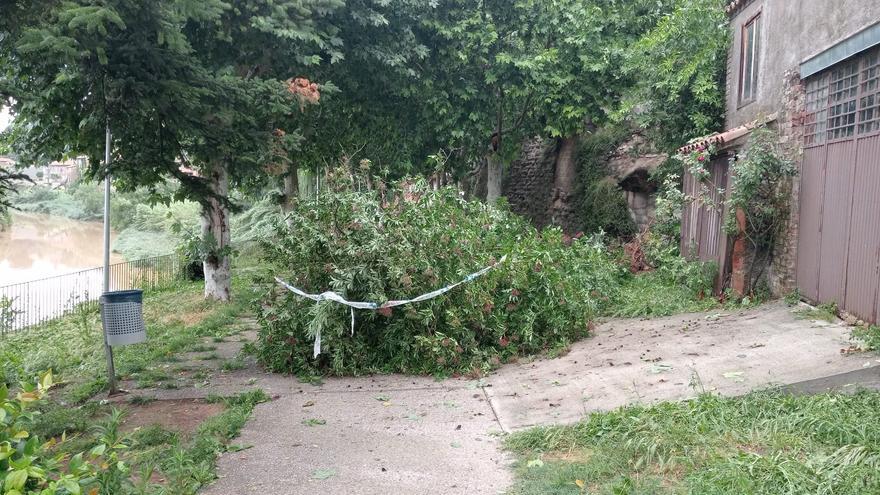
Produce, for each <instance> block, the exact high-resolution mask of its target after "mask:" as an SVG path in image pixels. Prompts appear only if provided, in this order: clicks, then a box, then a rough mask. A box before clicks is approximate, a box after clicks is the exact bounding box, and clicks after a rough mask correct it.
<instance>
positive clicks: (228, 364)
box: [220, 356, 247, 371]
mask: <svg viewBox="0 0 880 495" xmlns="http://www.w3.org/2000/svg"><path fill="white" fill-rule="evenodd" d="M245 368H247V363H245V362H244V359H243V358H242V357H241V356H236V357H235V358H233V359H227V360H226V361H224V362H223V364H222V365H220V369H221V370H222V371H237V370H243V369H245Z"/></svg>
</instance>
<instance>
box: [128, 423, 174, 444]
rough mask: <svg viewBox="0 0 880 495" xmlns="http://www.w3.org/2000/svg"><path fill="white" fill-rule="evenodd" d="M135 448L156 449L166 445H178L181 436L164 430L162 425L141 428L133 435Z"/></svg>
mask: <svg viewBox="0 0 880 495" xmlns="http://www.w3.org/2000/svg"><path fill="white" fill-rule="evenodd" d="M132 440H134V443H135V446H136V447H139V448H146V447H155V446H158V445H165V444H176V443H177V442H178V441H179V435H178V433H177V432H175V431H170V430H167V429H165V428H163V427H162V426H161V425H152V426H147V427H145V428H141V429H139V430H138V431H136V432H135V433H134V434H133V435H132Z"/></svg>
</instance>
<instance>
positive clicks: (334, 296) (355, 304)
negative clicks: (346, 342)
mask: <svg viewBox="0 0 880 495" xmlns="http://www.w3.org/2000/svg"><path fill="white" fill-rule="evenodd" d="M506 259H507V255H504V256H502V257H501V259H500V260H498V261H497V262H495V263H493V264H491V265H489V266H487V267H486V268H483V269H482V270H480V271H478V272H474V273H471V274H470V275H468V276H466V277H465V278H463V279H461V280H460V281H458V282H456V283H454V284H452V285H447V286H446V287H443V288H442V289H437V290H435V291H432V292H428V293H427V294H422V295H421V296H418V297H414V298H412V299H400V300H394V301H388V302H384V303H381V304H380V303H375V302H360V301H349V300H348V299H346V298H344V297H342V296H341V295H339V294H338V293H336V292H333V291H327V292H322V293H320V294H309V293H307V292H305V291H303V290H301V289H297V288H296V287H294V286H292V285H290V284H288V283H287V282H285V281H284V280H281V278H279V277H275V281H276V282H278V283H279V284H281V286H283V287H284V288H285V289H287V290H289V291H290V292H293V293H294V294H296V295H298V296H300V297H305V298H306V299H311V300H312V301H315V302H322V301H333V302H335V303H339V304H343V305H345V306H348V307H349V308H351V334H352V336H353V335H354V310H355V309H372V310H376V309H382V308H393V307H395V306H403V305H404V304H411V303H417V302H422V301H427V300H428V299H433V298H435V297H437V296H441V295H443V294H445V293H447V292H449V291H451V290H452V289H454V288H456V287H458V286H459V285H461V284H466V283H468V282H471V281H473V280H475V279H477V278H480V277H482V276H483V275H485V274H486V273H488V272H489V271H490V270H492V269H493V268H495V267H497V266H498V265H500V264H501V263H504V261H505V260H506ZM319 354H321V330H320V329H319V330H318V332H317V333H316V334H315V346H314V357H318V355H319Z"/></svg>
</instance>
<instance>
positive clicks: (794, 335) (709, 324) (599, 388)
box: [486, 303, 880, 430]
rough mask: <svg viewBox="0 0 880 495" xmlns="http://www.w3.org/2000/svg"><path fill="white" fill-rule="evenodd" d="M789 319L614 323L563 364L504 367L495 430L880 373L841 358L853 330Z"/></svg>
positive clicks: (767, 315)
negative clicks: (633, 406) (628, 407)
mask: <svg viewBox="0 0 880 495" xmlns="http://www.w3.org/2000/svg"><path fill="white" fill-rule="evenodd" d="M802 309H803V308H801V310H802ZM792 311H793V310H792V308H789V307H788V306H786V305H784V304H782V303H774V304H769V305H765V306H762V307H760V308H757V309H751V310H748V311H742V312H734V313H729V312H716V313H705V314H689V315H679V316H672V317H667V318H659V319H653V320H617V321H612V322H609V323H606V324H604V325H600V326H599V327H598V328H597V329H596V332H595V336H594V337H593V338H591V339H587V340H584V341H582V342H579V343H577V344H575V345H574V346H572V349H571V351H570V352H569V353H568V354H567V355H565V356H564V357H561V358H558V359H553V360H541V361H536V362H533V363H531V364H526V365H522V364H521V365H516V366H507V367H504V368H502V369H501V370H499V371H498V372H497V373H495V374H494V375H492V376H491V377H490V378H489V380H488V382H489V384H491V387H488V388H487V389H486V390H487V393H488V395H489V397H490V399H491V401H492V404H493V405H494V407H495V410H496V411H497V412H498V416H499V418H500V422H501V425H502V426H503V427H504V428H505V430H514V429H518V428H524V427H528V426H533V425H539V424H549V423H570V422H574V421H577V420H578V419H580V418H582V417H583V416H584V415H585V414H587V413H589V412H590V411H602V410H610V409H615V408H617V407H620V406H623V405H626V404H634V403H644V404H649V403H653V402H658V401H666V400H677V399H683V398H688V397H693V396H695V395H697V394H699V393H700V392H702V391H709V392H714V393H720V394H724V395H740V394H744V393H746V392H748V391H750V390H755V389H761V388H767V387H769V386H773V385H785V384H792V383H797V382H803V381H806V380H814V379H818V378H823V377H828V376H832V375H838V374H841V373H847V372H852V371H855V370H862V369H864V368H866V367H876V366H877V365H878V364H880V361H878V360H877V358H876V356H874V355H873V354H864V353H856V354H847V353H846V352H843V353H842V352H841V351H843V350H845V349H848V348H849V346H850V332H851V328H850V327H847V326H843V325H841V324H830V323H827V322H824V321H809V320H804V319H798V318H797V317H796V315H795V314H793V312H792ZM878 370H880V368H875V369H874V370H873V371H874V373H875V374H876V375H880V371H878Z"/></svg>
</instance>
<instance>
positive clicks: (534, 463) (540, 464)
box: [526, 459, 544, 468]
mask: <svg viewBox="0 0 880 495" xmlns="http://www.w3.org/2000/svg"><path fill="white" fill-rule="evenodd" d="M526 467H530V468H533V467H544V461H542V460H541V459H532V460H531V461H529V462H527V463H526Z"/></svg>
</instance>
